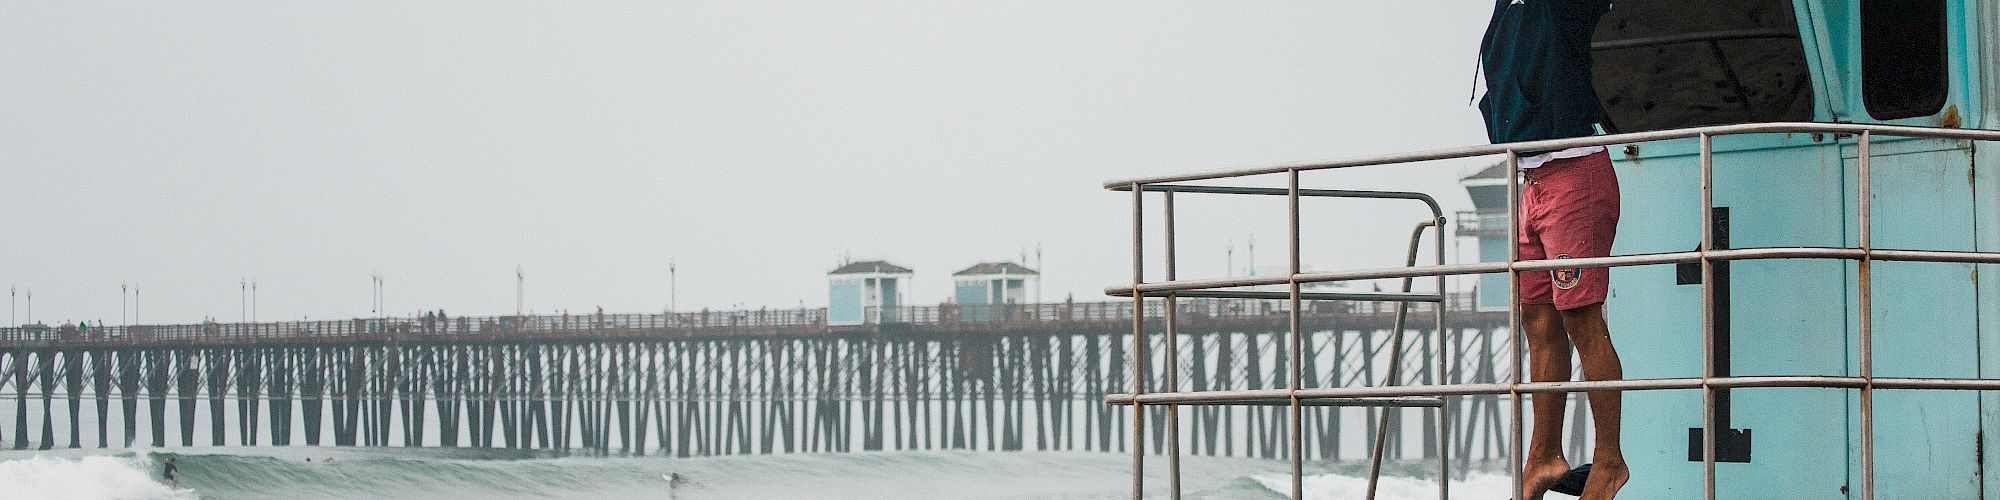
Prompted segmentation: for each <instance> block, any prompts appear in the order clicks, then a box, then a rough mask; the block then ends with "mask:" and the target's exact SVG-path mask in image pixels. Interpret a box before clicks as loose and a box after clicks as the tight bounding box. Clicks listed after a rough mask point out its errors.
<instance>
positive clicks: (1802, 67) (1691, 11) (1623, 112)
mask: <svg viewBox="0 0 2000 500" xmlns="http://www.w3.org/2000/svg"><path fill="white" fill-rule="evenodd" d="M1591 54H1592V58H1593V59H1594V61H1593V68H1592V71H1593V79H1594V80H1595V81H1594V82H1593V83H1594V84H1595V86H1596V88H1597V97H1598V99H1599V100H1601V101H1602V102H1603V103H1604V111H1605V114H1607V115H1609V116H1610V118H1611V125H1612V126H1613V127H1615V128H1616V129H1617V131H1619V132H1643V131H1648V130H1664V129H1672V128H1682V127H1695V126H1702V125H1720V124H1729V123H1750V122H1773V121H1810V120H1812V118H1813V90H1812V81H1811V79H1810V77H1809V73H1808V72H1807V70H1806V54H1805V46H1804V45H1803V43H1802V42H1800V40H1799V27H1798V22H1797V20H1796V19H1795V18H1794V17H1793V15H1792V2H1790V1H1788V0H1682V1H1676V0H1634V1H1621V2H1617V3H1615V4H1614V6H1613V7H1612V9H1611V11H1610V12H1608V13H1606V14H1605V15H1604V19H1603V20H1602V21H1600V22H1599V23H1598V25H1597V32H1596V34H1595V35H1594V37H1593V43H1592V50H1591Z"/></svg>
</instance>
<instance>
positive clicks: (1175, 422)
mask: <svg viewBox="0 0 2000 500" xmlns="http://www.w3.org/2000/svg"><path fill="white" fill-rule="evenodd" d="M1162 210H1163V213H1162V215H1163V216H1164V217H1166V224H1165V226H1166V227H1165V228H1164V230H1165V231H1166V236H1167V238H1166V239H1167V241H1166V256H1167V262H1166V268H1167V269H1166V270H1167V276H1166V279H1167V281H1173V280H1175V279H1177V278H1178V277H1179V276H1178V274H1176V273H1175V270H1174V269H1175V262H1174V261H1176V260H1178V259H1179V258H1180V254H1178V253H1175V250H1174V192H1173V191H1167V192H1166V193H1165V198H1164V204H1163V208H1162ZM1176 306H1177V304H1176V303H1175V301H1174V294H1172V293H1169V294H1167V297H1166V307H1167V311H1166V321H1167V325H1166V336H1167V352H1166V356H1165V357H1166V365H1167V366H1166V371H1167V373H1166V378H1167V379H1166V390H1167V392H1180V390H1181V384H1180V371H1181V362H1180V336H1178V335H1176V333H1177V332H1175V331H1174V325H1175V324H1176V323H1177V322H1176V319H1177V318H1176V314H1175V313H1176V309H1177V307H1176ZM1166 427H1167V495H1168V497H1169V498H1173V499H1174V500H1179V499H1180V497H1181V418H1180V405H1167V425H1166Z"/></svg>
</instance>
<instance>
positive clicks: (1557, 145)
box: [1104, 122, 2000, 189]
mask: <svg viewBox="0 0 2000 500" xmlns="http://www.w3.org/2000/svg"><path fill="white" fill-rule="evenodd" d="M1863 131H1868V132H1871V133H1873V134H1876V135H1886V136H1898V137H1925V138H1933V139H1964V140H1975V141H2000V131H1995V130H1980V129H1956V128H1936V127H1910V126H1901V125H1871V124H1856V123H1817V122H1769V123H1740V124H1733V125H1710V126H1705V127H1690V128H1680V129H1671V130H1656V131H1649V132H1633V133H1626V134H1612V135H1599V136H1589V137H1575V138H1568V139H1551V140H1546V141H1529V142H1514V143H1505V144H1487V145H1479V146H1468V147H1460V148H1449V149H1434V150H1429V151H1416V152H1409V153H1395V154H1385V155H1375V156H1361V157H1355V158H1349V159H1344V160H1319V161H1303V162H1294V163H1281V164H1276V165H1266V166H1258V167H1245V168H1232V169H1223V170H1212V171H1207V172H1195V173H1189V174H1179V175H1161V176H1153V177H1139V178H1133V179H1119V180H1112V181H1106V182H1105V183H1104V187H1105V189H1115V188H1117V187H1120V186H1124V187H1126V188H1128V189H1129V188H1130V186H1131V185H1132V184H1161V183H1168V182H1186V181H1198V180H1210V179H1227V178H1232V177H1247V176H1254V175H1267V174H1276V173H1282V172H1288V171H1292V170H1325V169H1335V168H1350V167H1365V166H1371V165H1387V164H1394V163H1412V162H1420V161H1433V160H1449V159H1453V158H1470V157H1475V156H1489V155H1499V154H1506V153H1507V152H1509V151H1551V150H1561V149H1569V148H1574V147H1583V146H1605V145H1613V144H1627V143H1641V142H1655V141H1664V140H1672V139H1686V138H1690V137H1697V136H1700V135H1702V134H1708V135H1714V136H1723V135H1742V134H1784V133H1814V132H1818V133H1829V134H1859V133H1861V132H1863Z"/></svg>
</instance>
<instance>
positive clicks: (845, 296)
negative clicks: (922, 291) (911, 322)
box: [826, 260, 915, 326]
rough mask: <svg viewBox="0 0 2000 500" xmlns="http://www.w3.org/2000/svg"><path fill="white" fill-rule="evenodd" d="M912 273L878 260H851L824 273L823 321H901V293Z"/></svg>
mask: <svg viewBox="0 0 2000 500" xmlns="http://www.w3.org/2000/svg"><path fill="white" fill-rule="evenodd" d="M914 274H915V273H914V272H912V271H910V268H907V267H903V266H898V265H895V264H890V263H888V262H887V261H880V260H869V261H861V262H850V263H847V264H846V265H842V266H840V267H839V268H838V269H834V270H833V271H831V272H828V273H826V324H827V325H829V326H851V325H862V324H890V323H901V322H902V315H901V314H900V309H901V307H902V305H903V304H904V301H903V294H904V291H905V289H906V288H907V287H908V285H909V283H910V277H911V276H912V275H914Z"/></svg>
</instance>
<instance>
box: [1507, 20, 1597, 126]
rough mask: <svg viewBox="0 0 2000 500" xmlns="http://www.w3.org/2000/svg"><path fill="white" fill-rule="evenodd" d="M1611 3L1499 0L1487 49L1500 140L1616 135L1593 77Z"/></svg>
mask: <svg viewBox="0 0 2000 500" xmlns="http://www.w3.org/2000/svg"><path fill="white" fill-rule="evenodd" d="M1610 8H1611V0H1497V1H1496V4H1495V5H1494V7H1493V20H1492V21H1489V22H1488V23H1487V25H1486V39H1485V41H1484V42H1481V43H1480V46H1479V54H1480V57H1479V61H1480V66H1481V67H1482V69H1484V71H1485V74H1486V97H1484V98H1481V99H1480V100H1479V112H1480V113H1481V114H1483V115H1485V117H1486V135H1487V138H1488V139H1491V140H1492V141H1493V142H1494V143H1496V144H1497V143H1504V142H1520V141H1536V140H1543V139H1562V138H1569V137H1583V136H1590V135H1597V134H1599V133H1603V132H1611V130H1610V129H1611V126H1610V124H1609V123H1608V121H1609V120H1607V119H1606V118H1605V116H1604V107H1603V105H1602V104H1600V103H1599V102H1598V100H1597V91H1596V89H1594V88H1592V86H1591V82H1590V35H1591V33H1592V32H1593V31H1596V29H1597V21H1598V19H1601V18H1603V17H1604V12H1605V11H1606V10H1610Z"/></svg>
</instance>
